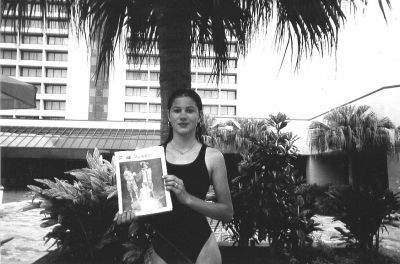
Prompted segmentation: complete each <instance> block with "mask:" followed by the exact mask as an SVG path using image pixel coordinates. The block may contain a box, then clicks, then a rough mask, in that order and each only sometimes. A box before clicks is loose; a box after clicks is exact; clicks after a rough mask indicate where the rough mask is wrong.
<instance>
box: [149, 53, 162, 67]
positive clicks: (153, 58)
mask: <svg viewBox="0 0 400 264" xmlns="http://www.w3.org/2000/svg"><path fill="white" fill-rule="evenodd" d="M149 65H151V66H156V65H160V57H159V56H156V55H150V57H149Z"/></svg>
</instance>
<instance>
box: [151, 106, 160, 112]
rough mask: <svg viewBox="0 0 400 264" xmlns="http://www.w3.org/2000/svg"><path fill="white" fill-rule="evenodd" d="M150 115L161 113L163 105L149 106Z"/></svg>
mask: <svg viewBox="0 0 400 264" xmlns="http://www.w3.org/2000/svg"><path fill="white" fill-rule="evenodd" d="M149 113H161V105H160V104H149Z"/></svg>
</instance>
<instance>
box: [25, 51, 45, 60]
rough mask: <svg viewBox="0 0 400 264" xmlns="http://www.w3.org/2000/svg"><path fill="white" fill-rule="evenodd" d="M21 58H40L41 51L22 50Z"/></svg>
mask: <svg viewBox="0 0 400 264" xmlns="http://www.w3.org/2000/svg"><path fill="white" fill-rule="evenodd" d="M21 60H35V61H41V60H42V51H35V50H24V51H21Z"/></svg>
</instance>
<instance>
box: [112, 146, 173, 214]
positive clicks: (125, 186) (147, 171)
mask: <svg viewBox="0 0 400 264" xmlns="http://www.w3.org/2000/svg"><path fill="white" fill-rule="evenodd" d="M115 162H116V176H117V189H118V210H119V213H122V212H125V211H130V210H132V209H134V210H135V214H136V215H138V216H140V215H149V214H157V213H162V212H168V211H171V210H172V202H171V196H170V193H169V191H167V190H166V189H165V185H164V179H162V176H163V175H165V174H167V166H166V163H165V153H164V148H163V147H161V146H157V147H150V148H144V149H138V150H135V151H118V152H115Z"/></svg>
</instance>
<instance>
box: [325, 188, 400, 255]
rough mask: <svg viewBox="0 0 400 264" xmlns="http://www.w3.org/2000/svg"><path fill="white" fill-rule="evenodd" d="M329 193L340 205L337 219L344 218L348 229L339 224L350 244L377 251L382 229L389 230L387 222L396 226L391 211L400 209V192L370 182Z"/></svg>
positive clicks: (341, 219) (341, 231)
mask: <svg viewBox="0 0 400 264" xmlns="http://www.w3.org/2000/svg"><path fill="white" fill-rule="evenodd" d="M328 194H329V195H330V196H331V197H332V198H333V199H334V202H335V203H336V204H337V205H338V208H339V210H338V212H337V216H336V217H335V220H339V221H341V222H343V223H344V224H345V227H346V229H347V230H344V229H342V228H340V227H336V229H337V230H338V231H339V232H340V234H341V235H342V239H343V240H344V241H345V242H346V243H348V244H349V245H357V246H358V247H360V248H361V249H367V250H373V249H375V250H376V251H377V250H378V249H379V241H380V240H379V234H380V232H384V231H385V230H386V231H387V228H386V226H387V225H394V226H396V224H395V222H394V221H393V220H394V219H393V217H392V215H393V214H394V213H396V212H398V211H399V210H400V193H397V194H394V193H393V192H392V191H390V190H386V191H385V192H383V193H379V192H376V191H374V190H373V189H372V188H369V187H368V186H363V187H362V188H354V187H352V186H348V188H342V189H335V190H331V191H330V192H329V193H328ZM374 241H375V244H374Z"/></svg>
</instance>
